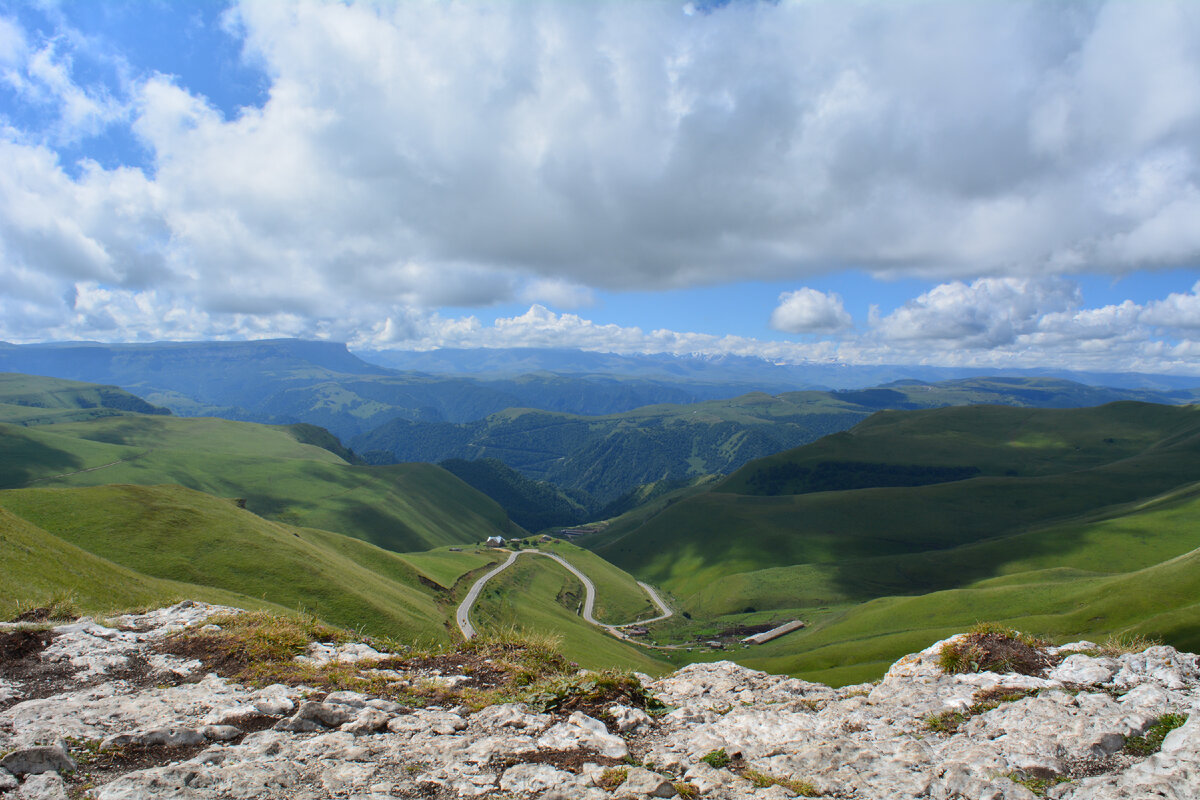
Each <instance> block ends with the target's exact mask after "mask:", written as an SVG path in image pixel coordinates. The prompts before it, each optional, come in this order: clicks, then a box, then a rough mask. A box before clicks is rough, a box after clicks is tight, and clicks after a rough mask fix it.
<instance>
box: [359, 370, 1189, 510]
mask: <svg viewBox="0 0 1200 800" xmlns="http://www.w3.org/2000/svg"><path fill="white" fill-rule="evenodd" d="M1147 396H1151V397H1154V398H1155V399H1163V398H1164V397H1165V395H1162V394H1161V393H1153V392H1133V391H1128V390H1117V389H1103V388H1097V387H1092V386H1084V385H1082V384H1078V383H1072V382H1070V381H1062V380H1051V379H1032V378H971V379H964V380H955V381H947V382H944V383H938V384H928V383H921V382H919V381H902V382H899V383H896V384H889V385H888V386H882V387H876V388H872V389H863V390H854V391H844V392H817V391H806V392H788V393H785V394H781V395H778V396H776V397H772V396H770V395H767V394H764V393H761V392H755V393H751V394H747V395H743V396H740V397H736V398H731V399H726V400H710V401H705V402H700V403H690V404H687V405H671V404H668V405H656V406H647V407H645V408H639V409H635V410H632V411H627V412H624V413H621V414H609V415H603V416H581V415H576V414H562V413H552V412H546V411H537V410H533V409H510V410H507V411H504V412H501V413H498V414H493V415H491V416H489V417H487V418H486V419H483V420H479V421H476V422H467V423H457V424H456V423H449V422H421V421H413V420H405V419H396V420H392V421H391V422H389V423H387V424H385V425H383V426H381V427H379V428H377V429H375V430H374V431H372V432H370V433H368V434H363V435H361V436H357V437H355V438H354V439H352V440H351V446H352V447H353V448H354V449H355V451H357V452H358V453H360V454H362V455H363V457H364V458H366V459H367V460H368V461H371V462H372V463H386V462H389V461H432V462H441V461H444V460H448V459H455V460H466V461H475V460H483V459H495V460H498V461H500V462H502V463H504V464H505V465H507V466H508V467H511V468H512V469H515V470H517V471H518V472H520V473H521V474H522V475H524V476H525V477H527V478H530V479H531V480H535V481H546V482H549V483H552V484H554V485H555V486H557V487H559V488H561V489H563V490H565V491H566V492H568V493H571V494H572V496H573V497H574V498H575V499H576V500H577V501H579V502H580V503H581V504H582V505H584V506H585V508H586V510H587V512H588V513H590V514H592V515H593V516H596V515H603V512H602V510H603V509H604V507H605V506H606V505H608V504H609V503H612V502H614V501H615V500H617V498H619V497H621V496H622V495H624V494H626V493H627V492H630V491H632V490H634V489H635V488H636V487H637V486H639V485H641V484H646V483H653V482H658V481H667V482H676V483H682V482H687V481H690V480H693V479H695V478H697V477H699V476H702V475H706V474H720V475H724V474H728V473H730V472H732V471H734V470H736V469H737V468H739V467H741V466H742V465H743V464H745V463H747V462H749V461H752V460H754V459H758V458H762V457H764V456H768V455H771V454H773V453H778V452H780V451H783V450H787V449H789V448H792V447H796V446H798V445H802V444H805V443H808V442H813V441H815V440H817V439H819V438H820V437H822V436H825V435H827V434H830V433H834V432H837V431H841V430H845V429H847V428H849V427H851V426H853V425H855V424H857V423H859V422H861V421H862V420H864V419H866V418H867V417H869V416H870V415H871V414H873V413H875V412H876V411H878V410H881V409H923V408H938V407H943V406H961V405H971V404H981V403H987V404H993V405H1008V406H1014V407H1037V408H1073V407H1080V406H1095V405H1100V404H1103V403H1108V402H1112V401H1114V400H1123V399H1131V398H1133V399H1144V398H1145V397H1147ZM1190 397H1191V394H1189V393H1180V394H1179V396H1178V397H1177V398H1176V399H1187V398H1190ZM899 485H903V484H899ZM506 495H507V493H506ZM492 497H493V499H496V500H498V501H500V502H501V503H502V504H503V503H504V501H503V500H502V499H501V496H497V495H492ZM589 499H590V501H591V502H589ZM507 507H508V506H506V508H507ZM511 510H512V509H511V508H510V511H511ZM575 521H577V520H576V519H574V518H573V517H572V516H571V515H570V514H564V515H562V516H561V517H558V518H556V519H555V522H554V523H548V524H572V523H573V522H575Z"/></svg>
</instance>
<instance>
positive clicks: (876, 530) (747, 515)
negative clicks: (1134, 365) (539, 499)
mask: <svg viewBox="0 0 1200 800" xmlns="http://www.w3.org/2000/svg"><path fill="white" fill-rule="evenodd" d="M1198 456H1200V411H1198V410H1197V409H1195V408H1193V407H1168V406H1153V405H1146V404H1135V403H1117V404H1112V405H1109V406H1104V407H1102V408H1098V409H1076V410H1069V411H1057V410H1033V409H1012V408H1003V407H993V406H976V407H969V408H948V409H941V410H936V411H921V412H886V413H884V414H881V415H878V416H877V417H875V418H872V420H870V421H868V422H867V423H864V424H863V425H860V426H859V427H856V428H855V429H854V430H853V431H851V432H848V433H845V434H839V435H836V436H833V437H829V438H827V439H825V440H823V441H821V442H818V443H816V444H814V445H810V446H808V447H804V448H799V449H798V450H795V451H792V452H790V453H786V454H781V455H779V456H775V457H772V458H771V459H767V460H766V461H764V462H756V463H754V464H751V465H747V467H745V468H744V469H743V470H741V471H739V472H738V473H736V474H734V475H733V476H731V477H730V478H729V479H728V480H727V481H725V482H724V483H722V484H719V485H718V486H717V487H715V488H714V489H713V490H712V491H710V492H706V493H703V494H699V495H695V496H693V497H690V498H687V499H685V500H681V501H680V502H678V503H675V504H673V505H671V506H669V507H667V508H665V509H664V510H663V511H662V513H660V514H658V515H656V516H654V517H652V518H651V519H649V520H647V521H645V522H644V523H642V524H631V525H614V526H612V527H611V528H610V529H609V531H607V532H606V533H605V534H603V535H601V536H600V537H598V538H596V539H594V540H592V541H590V542H589V547H591V548H592V549H595V550H596V552H598V553H599V554H600V555H602V556H604V557H605V558H607V559H608V560H610V561H612V562H613V563H615V564H617V565H618V566H622V567H624V568H626V569H629V570H631V571H633V572H634V573H635V574H637V575H639V576H640V577H643V578H648V579H650V580H651V581H652V582H656V583H660V584H661V585H663V586H664V587H665V588H667V589H669V590H670V591H672V592H674V593H675V594H676V596H677V597H680V598H682V599H684V601H685V603H686V602H691V601H690V600H689V599H688V598H691V597H692V596H693V595H696V594H697V593H698V592H700V591H702V590H703V589H704V587H705V586H706V585H708V584H709V583H711V582H713V581H716V580H718V579H723V578H725V577H727V576H730V575H734V574H737V573H746V572H754V571H758V570H763V569H768V568H771V567H780V566H788V565H798V564H809V565H812V564H828V565H838V564H842V565H844V566H843V567H836V568H834V569H826V570H825V574H826V575H827V577H828V578H829V580H830V588H831V589H832V590H834V591H836V592H840V593H847V594H849V595H850V596H861V590H862V587H863V585H864V582H865V581H869V580H870V578H864V575H863V573H862V572H861V571H860V570H859V569H858V568H857V565H856V564H854V563H853V562H854V561H855V560H857V559H864V558H872V557H880V556H889V557H895V556H901V555H906V554H915V553H923V552H928V551H936V550H945V549H948V548H953V547H957V546H960V545H965V544H970V543H973V542H979V541H983V540H986V539H990V538H994V537H999V536H1008V535H1012V534H1016V533H1021V532H1024V531H1028V530H1032V529H1035V528H1038V527H1042V526H1045V525H1047V524H1050V523H1053V522H1057V521H1059V520H1065V519H1070V518H1074V517H1078V516H1080V515H1086V514H1093V513H1095V512H1096V510H1097V509H1100V508H1104V507H1107V506H1113V505H1117V504H1123V503H1131V502H1136V501H1138V500H1144V499H1149V498H1152V497H1155V496H1157V495H1159V494H1162V493H1164V492H1167V491H1170V490H1172V489H1174V488H1176V487H1179V486H1181V485H1184V484H1186V483H1189V482H1191V481H1195V480H1200V458H1198ZM867 458H870V459H872V461H873V462H875V463H900V464H910V465H914V466H921V467H925V466H944V467H954V466H972V467H975V468H976V469H978V470H979V471H980V473H981V474H982V477H978V478H973V479H970V480H960V481H951V482H945V483H938V484H932V485H925V486H918V487H893V488H867V489H851V490H845V491H824V492H808V493H804V494H786V495H785V494H778V495H773V496H759V495H752V494H739V493H735V492H734V491H731V490H737V489H739V488H742V487H744V486H749V485H751V484H752V477H747V476H753V475H755V474H761V473H762V472H764V471H769V470H773V469H778V468H779V467H780V465H787V464H791V465H797V466H799V467H804V466H805V465H809V464H813V463H822V462H830V461H833V462H840V463H859V462H861V461H863V460H865V459H867ZM921 588H924V587H919V586H918V587H915V590H920V589H921ZM856 592H858V593H859V594H857V595H856V594H855V593H856ZM873 596H879V595H878V593H876V594H874V595H873Z"/></svg>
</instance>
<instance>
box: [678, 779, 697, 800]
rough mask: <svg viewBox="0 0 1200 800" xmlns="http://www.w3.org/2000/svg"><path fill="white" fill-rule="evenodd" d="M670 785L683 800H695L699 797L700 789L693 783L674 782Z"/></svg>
mask: <svg viewBox="0 0 1200 800" xmlns="http://www.w3.org/2000/svg"><path fill="white" fill-rule="evenodd" d="M671 785H672V786H674V787H675V793H676V794H678V795H679V796H680V797H682V798H683V799H684V800H695V798H697V797H699V796H700V789H699V788H698V787H697V786H696V784H694V783H688V782H687V781H675V782H674V783H673V784H671Z"/></svg>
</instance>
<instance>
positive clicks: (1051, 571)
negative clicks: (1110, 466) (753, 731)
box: [745, 484, 1200, 682]
mask: <svg viewBox="0 0 1200 800" xmlns="http://www.w3.org/2000/svg"><path fill="white" fill-rule="evenodd" d="M1197 519H1200V484H1193V485H1192V486H1191V487H1189V488H1188V490H1186V491H1185V492H1182V493H1180V494H1172V495H1169V496H1166V497H1163V498H1160V499H1158V500H1156V501H1154V502H1152V503H1149V504H1147V505H1146V506H1145V507H1144V508H1142V509H1140V510H1136V511H1131V512H1130V513H1127V514H1123V515H1120V516H1116V517H1113V518H1111V519H1107V520H1098V521H1096V522H1092V523H1083V524H1075V523H1072V524H1070V525H1066V526H1059V527H1051V528H1046V529H1043V530H1041V531H1039V532H1037V534H1036V535H1035V534H1032V533H1031V534H1026V535H1024V536H1022V537H1019V538H1017V539H1009V540H1001V541H1000V542H996V543H995V544H994V545H991V546H989V547H987V548H986V549H985V550H983V551H982V552H974V553H972V552H955V551H951V552H950V553H947V554H945V555H944V559H945V564H946V565H949V566H953V565H956V564H964V563H975V564H978V561H979V559H980V558H988V557H994V556H996V555H998V554H999V553H1001V552H1002V551H1003V550H1005V549H1009V550H1017V551H1021V549H1022V548H1024V547H1027V546H1028V547H1030V550H1028V551H1025V552H1024V553H1023V555H1022V557H1018V558H1015V559H1014V558H1009V559H1006V563H1005V565H1004V570H1003V573H1004V574H1002V575H1000V576H998V577H995V578H990V579H983V580H976V581H970V582H967V583H966V584H965V585H963V586H961V587H960V588H955V589H947V590H943V591H935V592H929V593H926V594H921V595H918V596H912V597H881V598H879V599H876V600H872V601H870V602H866V603H862V604H857V605H852V606H847V607H843V608H840V609H837V610H835V611H834V612H833V613H830V614H828V615H827V616H825V617H823V618H818V619H817V620H816V624H814V625H813V626H812V627H811V628H810V629H808V630H805V631H802V632H801V633H800V634H798V635H796V636H795V638H794V639H793V641H791V642H784V641H780V642H777V643H772V644H770V645H767V646H764V647H762V648H759V649H756V650H755V651H754V653H753V655H751V656H750V657H749V658H748V659H747V660H746V661H745V663H747V664H748V665H750V666H754V667H756V668H759V669H770V670H772V671H783V672H790V673H799V674H804V675H807V676H810V677H813V678H814V679H824V678H828V679H831V680H834V681H836V682H854V681H857V680H860V679H865V678H870V677H876V676H877V675H878V674H879V673H881V672H882V671H883V670H884V669H886V668H887V665H888V664H890V663H891V662H892V661H893V660H894V659H895V658H897V657H898V656H899V655H902V654H903V653H905V652H911V651H912V649H913V647H914V646H921V645H922V644H926V645H927V644H928V643H930V642H933V641H936V640H937V639H939V638H942V637H944V636H947V635H949V634H951V633H954V632H957V631H961V630H962V629H964V628H965V627H967V626H969V625H971V624H973V623H975V622H978V621H980V620H996V621H1000V622H1003V623H1005V624H1007V625H1011V626H1013V627H1016V628H1018V629H1020V630H1023V631H1029V632H1032V633H1035V634H1038V635H1042V636H1046V637H1050V638H1053V639H1055V640H1057V641H1067V640H1073V639H1078V638H1081V637H1086V638H1090V639H1092V640H1093V641H1103V640H1104V639H1105V638H1106V637H1108V636H1110V635H1115V634H1122V633H1138V634H1142V635H1145V636H1148V637H1151V638H1157V639H1160V640H1163V641H1166V642H1167V643H1169V644H1172V645H1174V646H1175V647H1178V648H1180V649H1184V650H1188V651H1195V650H1196V649H1197V648H1200V601H1198V600H1197V598H1200V526H1197V525H1196V522H1197ZM1038 539H1041V540H1043V541H1042V542H1040V543H1039V542H1037V541H1036V540H1038Z"/></svg>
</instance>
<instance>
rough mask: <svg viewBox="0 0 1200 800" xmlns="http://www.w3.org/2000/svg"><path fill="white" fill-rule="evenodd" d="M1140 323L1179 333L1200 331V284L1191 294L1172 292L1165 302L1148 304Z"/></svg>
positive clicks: (1156, 301) (1157, 301)
mask: <svg viewBox="0 0 1200 800" xmlns="http://www.w3.org/2000/svg"><path fill="white" fill-rule="evenodd" d="M1139 321H1140V322H1142V323H1144V324H1146V325H1155V326H1161V327H1164V328H1173V329H1175V330H1178V331H1190V332H1194V331H1197V330H1200V282H1198V283H1197V284H1196V285H1195V286H1193V287H1192V291H1191V292H1189V293H1186V294H1184V293H1180V292H1172V293H1171V294H1170V295H1168V296H1167V297H1166V298H1165V299H1163V300H1155V301H1153V302H1151V303H1148V304H1147V305H1146V308H1145V310H1144V311H1143V312H1142V313H1141V315H1140V317H1139Z"/></svg>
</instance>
